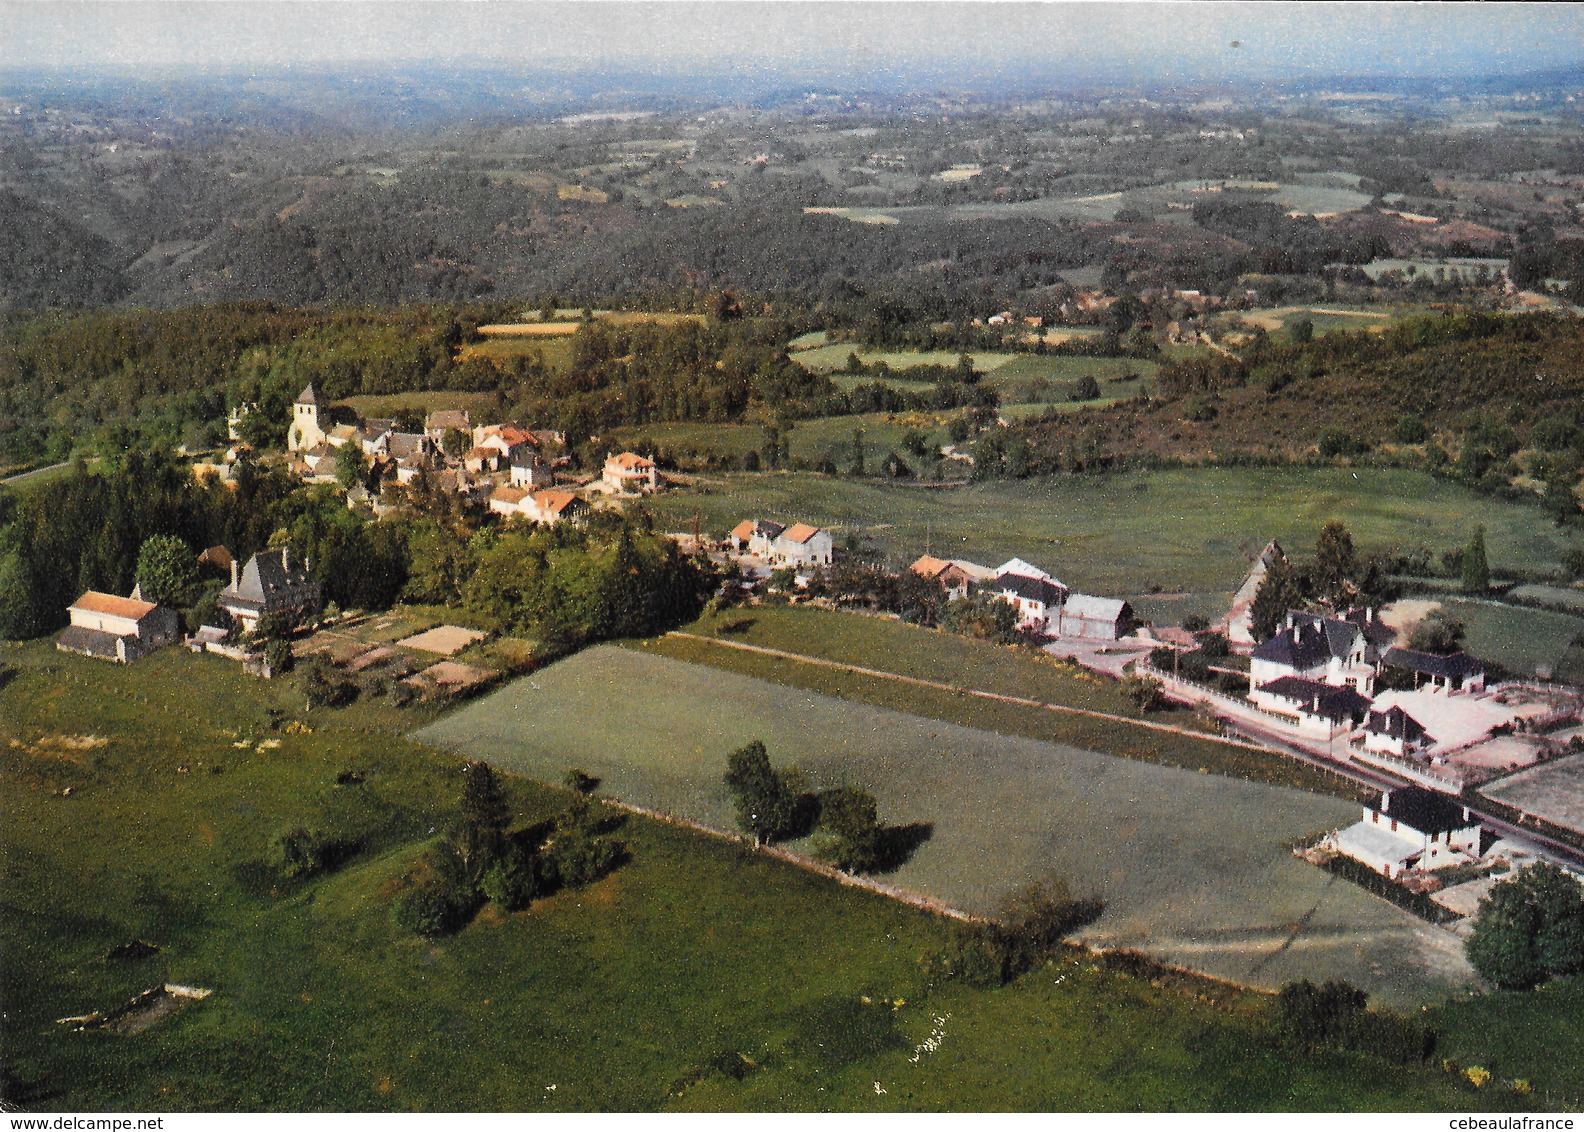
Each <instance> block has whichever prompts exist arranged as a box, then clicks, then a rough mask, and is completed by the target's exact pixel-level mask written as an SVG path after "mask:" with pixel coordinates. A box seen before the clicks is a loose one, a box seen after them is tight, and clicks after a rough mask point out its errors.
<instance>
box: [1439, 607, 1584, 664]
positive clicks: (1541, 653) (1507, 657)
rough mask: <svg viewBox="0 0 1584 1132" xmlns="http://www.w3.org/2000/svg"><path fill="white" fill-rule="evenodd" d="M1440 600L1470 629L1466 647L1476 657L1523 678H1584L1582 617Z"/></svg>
mask: <svg viewBox="0 0 1584 1132" xmlns="http://www.w3.org/2000/svg"><path fill="white" fill-rule="evenodd" d="M1441 604H1442V606H1443V607H1444V608H1445V610H1446V614H1447V616H1449V617H1452V618H1455V619H1456V620H1458V621H1461V622H1463V624H1464V626H1465V627H1466V628H1467V629H1468V642H1467V645H1466V647H1467V649H1468V650H1469V652H1471V653H1473V654H1474V655H1475V656H1478V657H1482V658H1484V659H1486V660H1494V661H1496V662H1497V663H1498V664H1500V665H1502V666H1503V667H1505V668H1507V669H1509V670H1510V671H1512V672H1513V673H1514V674H1515V675H1517V676H1519V677H1523V678H1530V677H1533V676H1535V675H1537V674H1539V675H1543V676H1545V677H1547V678H1551V677H1555V678H1557V679H1562V680H1573V681H1577V680H1579V679H1581V678H1584V617H1577V616H1572V615H1570V614H1566V613H1553V612H1551V611H1550V610H1546V609H1528V608H1524V607H1522V606H1516V605H1503V604H1501V603H1498V602H1493V601H1470V600H1466V599H1461V598H1444V599H1441ZM1574 642H1580V643H1578V644H1575V643H1574Z"/></svg>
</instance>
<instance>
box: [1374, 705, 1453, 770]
mask: <svg viewBox="0 0 1584 1132" xmlns="http://www.w3.org/2000/svg"><path fill="white" fill-rule="evenodd" d="M1363 744H1364V749H1365V750H1367V751H1375V752H1378V753H1380V754H1386V755H1396V756H1397V757H1398V758H1400V759H1403V758H1409V757H1411V756H1413V755H1416V754H1418V753H1420V752H1422V751H1425V750H1428V749H1429V748H1430V747H1433V746H1435V744H1436V740H1435V737H1434V736H1433V735H1431V734H1429V732H1427V731H1426V730H1425V729H1424V725H1423V724H1421V723H1420V722H1419V721H1418V720H1417V719H1415V718H1414V717H1413V716H1411V715H1409V714H1408V713H1407V712H1405V711H1404V710H1403V709H1402V708H1401V707H1399V706H1397V705H1396V704H1393V705H1392V706H1391V707H1389V708H1387V709H1386V710H1385V711H1377V710H1375V709H1373V708H1372V709H1371V710H1370V713H1369V718H1368V719H1366V720H1365V721H1364V734H1363Z"/></svg>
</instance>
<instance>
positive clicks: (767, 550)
mask: <svg viewBox="0 0 1584 1132" xmlns="http://www.w3.org/2000/svg"><path fill="white" fill-rule="evenodd" d="M784 530H786V527H785V526H783V525H782V524H780V523H778V522H776V521H775V520H774V519H744V520H743V521H742V522H740V523H738V524H737V525H736V526H735V527H733V528H732V531H731V534H729V535H727V536H726V541H727V542H728V543H729V544H730V545H731V548H732V549H733V550H735V551H736V552H737V553H738V554H752V555H754V556H755V557H758V558H765V559H768V558H769V557H770V556H771V554H772V553H774V551H775V540H776V539H778V538H780V537H781V532H782V531H784Z"/></svg>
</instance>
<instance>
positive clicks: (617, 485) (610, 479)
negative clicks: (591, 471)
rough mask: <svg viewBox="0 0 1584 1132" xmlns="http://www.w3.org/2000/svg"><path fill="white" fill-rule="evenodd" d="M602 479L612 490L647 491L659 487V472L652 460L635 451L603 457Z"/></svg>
mask: <svg viewBox="0 0 1584 1132" xmlns="http://www.w3.org/2000/svg"><path fill="white" fill-rule="evenodd" d="M603 479H604V481H605V485H606V486H607V487H609V488H610V489H611V490H612V491H617V492H638V493H647V492H651V491H658V490H659V489H660V474H659V472H658V471H656V469H655V465H654V461H653V460H648V459H645V458H644V457H642V456H639V455H638V454H637V453H635V452H623V453H621V454H620V455H617V456H607V457H606V458H605V471H604V476H603Z"/></svg>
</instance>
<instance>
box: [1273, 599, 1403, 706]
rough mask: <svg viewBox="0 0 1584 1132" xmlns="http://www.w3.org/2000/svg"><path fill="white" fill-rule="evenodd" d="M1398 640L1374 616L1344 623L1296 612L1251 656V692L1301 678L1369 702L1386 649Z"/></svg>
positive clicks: (1358, 613)
mask: <svg viewBox="0 0 1584 1132" xmlns="http://www.w3.org/2000/svg"><path fill="white" fill-rule="evenodd" d="M1394 636H1395V634H1394V633H1393V632H1392V630H1391V629H1389V628H1387V627H1386V625H1384V624H1383V623H1382V622H1380V621H1379V620H1377V619H1376V617H1375V615H1374V611H1373V610H1353V611H1351V612H1349V613H1348V614H1346V615H1345V616H1343V617H1324V616H1321V615H1319V614H1314V613H1305V612H1302V611H1300V610H1291V611H1289V612H1288V614H1287V621H1286V624H1285V625H1284V626H1283V627H1282V628H1281V629H1279V630H1277V632H1276V633H1275V635H1273V636H1272V637H1271V638H1270V639H1269V640H1267V641H1264V642H1263V643H1262V644H1260V645H1259V646H1258V647H1257V648H1256V649H1255V650H1254V651H1253V652H1252V653H1251V654H1249V687H1250V688H1251V689H1258V688H1260V687H1263V686H1264V685H1266V684H1269V683H1270V682H1271V681H1273V680H1279V679H1281V678H1282V677H1284V676H1296V677H1299V678H1301V679H1305V680H1318V681H1320V682H1321V683H1323V684H1333V685H1336V686H1337V687H1341V686H1343V685H1349V686H1351V687H1352V688H1353V689H1354V690H1355V691H1356V692H1358V693H1359V694H1360V695H1363V696H1369V695H1371V694H1373V692H1374V688H1375V677H1376V675H1377V674H1378V673H1379V672H1380V663H1381V648H1382V646H1383V645H1386V644H1389V643H1390V642H1391V640H1392V639H1393V638H1394ZM1251 698H1252V693H1251ZM1256 702H1257V701H1256Z"/></svg>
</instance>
